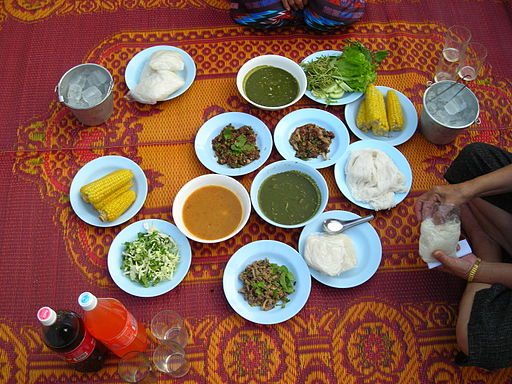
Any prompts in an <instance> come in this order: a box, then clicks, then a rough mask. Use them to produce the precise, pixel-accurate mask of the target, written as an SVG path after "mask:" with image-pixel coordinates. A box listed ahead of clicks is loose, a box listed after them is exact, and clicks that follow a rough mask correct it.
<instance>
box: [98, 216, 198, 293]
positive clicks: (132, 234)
mask: <svg viewBox="0 0 512 384" xmlns="http://www.w3.org/2000/svg"><path fill="white" fill-rule="evenodd" d="M145 225H146V226H149V228H151V227H154V228H156V229H157V230H158V231H159V232H162V233H165V234H166V235H169V236H170V237H172V238H173V239H174V241H175V242H176V244H177V245H178V248H179V255H180V262H179V264H178V267H177V268H176V271H175V272H174V276H173V277H172V279H171V280H167V281H161V282H159V283H158V284H156V285H155V286H153V287H147V288H145V287H144V286H143V285H142V284H140V283H138V282H136V281H132V280H130V278H129V277H127V276H125V275H124V274H123V271H122V269H121V265H122V261H123V259H122V252H123V250H124V243H126V242H128V241H133V240H135V239H137V234H138V233H139V232H144V233H145V232H147V230H146V228H145ZM191 262H192V250H191V249H190V244H189V242H188V240H187V238H186V237H185V235H184V234H183V233H181V232H180V230H179V229H178V228H176V226H174V225H173V224H171V223H169V222H167V221H164V220H159V219H146V220H140V221H137V222H135V223H132V224H130V225H128V226H127V227H126V228H124V229H123V230H122V231H121V232H119V234H118V235H117V236H116V237H115V239H114V241H112V244H111V245H110V249H109V251H108V259H107V264H108V271H109V273H110V276H111V277H112V280H114V283H116V285H117V286H118V287H119V288H121V289H122V290H123V291H125V292H126V293H129V294H130V295H133V296H138V297H154V296H158V295H162V294H164V293H166V292H169V291H170V290H171V289H173V288H175V287H176V286H177V285H178V284H179V283H180V282H181V281H182V280H183V279H184V278H185V276H186V274H187V272H188V270H189V268H190V263H191Z"/></svg>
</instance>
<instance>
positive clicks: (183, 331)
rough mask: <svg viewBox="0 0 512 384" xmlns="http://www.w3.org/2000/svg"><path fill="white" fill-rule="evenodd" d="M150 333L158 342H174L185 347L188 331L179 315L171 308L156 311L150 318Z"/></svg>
mask: <svg viewBox="0 0 512 384" xmlns="http://www.w3.org/2000/svg"><path fill="white" fill-rule="evenodd" d="M151 333H152V334H153V336H155V337H156V338H157V339H158V341H159V342H161V343H163V344H166V343H169V342H175V343H178V344H179V345H181V346H182V347H185V345H187V342H188V332H187V328H186V327H185V324H184V322H183V319H182V318H181V316H180V315H179V314H178V313H177V312H175V311H172V310H165V311H161V312H158V313H157V314H156V315H155V316H154V317H153V319H152V320H151Z"/></svg>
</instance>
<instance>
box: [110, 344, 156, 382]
mask: <svg viewBox="0 0 512 384" xmlns="http://www.w3.org/2000/svg"><path fill="white" fill-rule="evenodd" d="M117 373H118V374H119V377H121V379H123V380H124V381H125V382H127V383H141V384H149V383H156V375H155V372H153V370H152V368H151V361H150V360H149V358H148V357H147V356H146V354H145V353H144V352H137V351H134V352H128V353H127V354H126V355H124V356H123V357H121V359H120V360H119V362H118V364H117Z"/></svg>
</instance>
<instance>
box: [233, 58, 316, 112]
mask: <svg viewBox="0 0 512 384" xmlns="http://www.w3.org/2000/svg"><path fill="white" fill-rule="evenodd" d="M261 66H270V67H275V68H280V69H283V70H285V71H287V72H288V73H290V74H291V75H292V76H293V77H294V78H295V79H296V80H297V83H298V85H299V90H298V93H297V96H296V97H295V99H293V100H292V101H291V102H290V103H288V104H285V105H280V106H276V107H270V106H266V105H260V104H257V103H255V102H254V101H252V100H251V99H249V97H247V94H246V93H245V81H246V77H247V76H248V75H249V74H250V73H251V71H253V70H254V69H255V68H257V67H261ZM236 86H237V88H238V92H240V94H241V95H242V97H243V98H244V99H245V100H247V101H248V102H249V103H251V104H252V105H254V106H255V107H258V108H261V109H265V110H269V111H275V110H279V109H284V108H286V107H289V106H290V105H293V104H295V103H296V102H297V101H299V100H300V99H301V98H302V96H304V93H305V92H306V87H307V79H306V74H305V72H304V70H303V69H302V68H301V67H300V65H299V64H297V63H296V62H295V61H293V60H290V59H288V58H287V57H284V56H279V55H262V56H257V57H255V58H252V59H250V60H249V61H247V62H246V63H245V64H244V65H242V67H241V68H240V69H239V71H238V74H237V76H236Z"/></svg>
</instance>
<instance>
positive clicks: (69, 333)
mask: <svg viewBox="0 0 512 384" xmlns="http://www.w3.org/2000/svg"><path fill="white" fill-rule="evenodd" d="M37 319H38V320H39V321H40V322H41V324H42V336H43V341H44V343H45V344H46V346H47V347H48V348H50V349H51V350H52V351H55V352H57V353H58V354H59V355H60V356H61V357H62V358H63V359H64V360H65V361H67V362H68V363H69V364H70V366H71V367H72V368H74V369H76V370H77V371H80V372H95V371H98V370H99V369H100V368H101V367H102V366H103V362H104V360H105V356H106V354H107V352H108V351H107V348H105V346H104V345H103V344H101V343H100V342H99V341H97V340H96V339H94V337H93V336H92V335H91V334H90V333H89V332H88V331H87V329H86V328H85V325H84V322H83V321H82V318H81V317H80V315H79V314H78V313H76V312H73V311H68V310H59V311H57V312H55V311H54V310H53V309H52V308H50V307H42V308H40V309H39V311H37Z"/></svg>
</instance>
